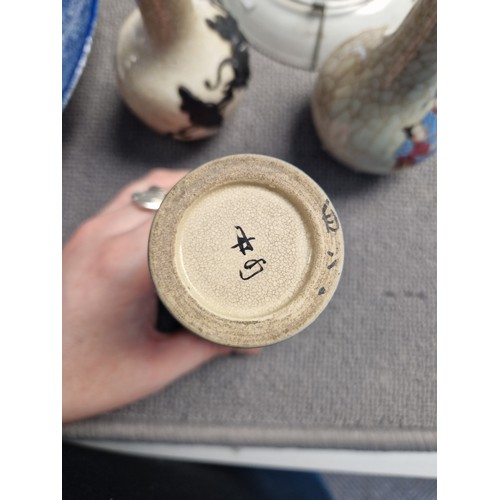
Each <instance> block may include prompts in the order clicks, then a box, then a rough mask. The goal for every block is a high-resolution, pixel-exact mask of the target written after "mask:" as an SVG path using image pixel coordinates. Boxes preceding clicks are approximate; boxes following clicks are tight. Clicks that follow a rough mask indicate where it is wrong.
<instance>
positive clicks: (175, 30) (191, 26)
mask: <svg viewBox="0 0 500 500" xmlns="http://www.w3.org/2000/svg"><path fill="white" fill-rule="evenodd" d="M137 4H138V8H137V9H135V10H134V11H133V12H132V14H131V15H130V16H129V17H128V19H127V20H126V21H125V23H124V24H123V26H122V28H121V30H120V34H119V38H118V46H117V55H116V69H117V78H118V87H119V91H120V93H121V95H122V97H123V99H124V101H125V103H126V104H127V105H128V107H129V108H130V109H131V110H132V111H133V112H134V113H135V114H136V115H137V116H138V117H139V118H140V119H141V120H142V121H143V122H144V123H146V124H147V125H148V126H149V127H151V128H152V129H153V130H155V131H156V132H158V133H161V134H171V135H172V136H173V137H174V138H176V139H179V140H194V139H201V138H204V137H208V136H210V135H213V134H215V133H216V132H217V131H218V130H219V128H220V127H221V126H222V124H223V122H224V120H225V119H226V117H227V116H228V115H229V114H230V113H231V112H232V111H233V109H234V108H235V106H236V104H237V102H238V100H239V99H240V97H241V94H242V92H243V91H244V89H245V87H246V85H247V82H248V79H249V74H250V72H249V65H248V45H247V43H246V40H245V39H244V37H243V36H242V34H241V33H240V31H239V29H238V26H237V24H236V22H235V20H234V19H233V18H232V17H231V16H230V15H229V14H228V13H227V12H226V11H225V10H224V8H223V7H222V6H221V5H220V3H219V2H218V1H216V0H210V1H209V0H137Z"/></svg>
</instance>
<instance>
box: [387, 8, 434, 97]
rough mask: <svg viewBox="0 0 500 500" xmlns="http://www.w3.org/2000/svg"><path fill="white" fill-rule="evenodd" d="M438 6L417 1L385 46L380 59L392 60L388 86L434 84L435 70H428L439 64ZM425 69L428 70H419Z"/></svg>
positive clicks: (388, 70)
mask: <svg viewBox="0 0 500 500" xmlns="http://www.w3.org/2000/svg"><path fill="white" fill-rule="evenodd" d="M436 5H437V3H436V0H418V2H417V4H416V5H415V6H414V7H413V9H412V10H411V11H410V13H409V14H408V16H407V18H406V19H405V20H404V21H403V23H402V24H401V26H400V27H399V28H398V30H397V31H396V32H395V33H394V34H393V35H391V36H390V37H389V39H388V40H387V41H386V42H385V43H384V44H383V46H382V50H381V51H380V52H381V54H380V55H381V58H383V59H384V60H390V61H391V63H390V64H389V65H388V67H387V73H386V79H385V85H384V86H385V87H390V86H392V85H395V84H400V83H401V81H404V82H408V84H407V85H411V86H416V85H419V84H426V83H428V81H430V80H434V81H435V79H436V71H435V70H434V71H429V69H432V68H436V64H437V50H436V40H437V13H436ZM424 67H425V68H426V71H419V70H418V68H424ZM410 75H411V78H410ZM410 82H411V84H410ZM405 86H406V85H405Z"/></svg>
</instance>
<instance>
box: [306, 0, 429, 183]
mask: <svg viewBox="0 0 500 500" xmlns="http://www.w3.org/2000/svg"><path fill="white" fill-rule="evenodd" d="M436 31H437V30H436V0H419V2H417V3H416V5H415V6H414V7H413V9H412V10H411V11H410V13H409V15H408V17H407V18H406V19H405V20H404V21H403V23H402V24H401V26H400V27H399V28H398V30H397V31H396V32H395V33H394V34H392V35H391V36H389V37H385V36H384V33H383V30H372V31H368V32H366V33H363V34H361V35H359V36H357V37H355V38H353V39H352V40H349V41H348V42H346V43H345V44H344V45H342V46H341V47H340V48H339V49H337V50H336V51H335V52H333V54H332V55H331V56H330V57H329V58H328V59H327V61H326V62H325V64H324V66H323V67H322V68H321V71H320V73H319V76H318V79H317V83H316V86H315V90H314V93H313V98H312V114H313V120H314V124H315V127H316V131H317V133H318V135H319V137H320V140H321V142H322V145H323V147H324V149H325V150H326V151H327V152H328V153H330V154H331V155H332V156H333V157H335V158H336V159H338V160H340V161H341V162H342V163H344V164H345V165H346V166H349V167H351V168H353V169H355V170H360V171H363V172H368V173H373V174H387V173H390V172H394V171H398V170H401V169H403V168H404V167H408V166H413V165H415V164H417V163H419V162H420V161H422V160H423V159H425V158H427V157H428V156H429V155H431V154H433V153H434V151H435V149H436V138H437V137H436V127H437V107H436Z"/></svg>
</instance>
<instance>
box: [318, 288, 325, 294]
mask: <svg viewBox="0 0 500 500" xmlns="http://www.w3.org/2000/svg"><path fill="white" fill-rule="evenodd" d="M325 292H326V290H325V287H323V286H322V287H321V288H320V289H319V291H318V295H323V294H324V293H325Z"/></svg>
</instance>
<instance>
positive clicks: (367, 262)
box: [63, 0, 436, 450]
mask: <svg viewBox="0 0 500 500" xmlns="http://www.w3.org/2000/svg"><path fill="white" fill-rule="evenodd" d="M133 7H134V3H133V2H132V1H128V2H123V1H122V2H120V1H118V0H104V1H103V2H102V3H101V6H100V13H99V19H98V22H97V28H96V33H95V39H94V44H93V47H92V52H91V54H90V56H89V59H88V64H87V67H86V69H85V72H84V74H83V75H82V78H81V80H80V83H79V85H78V87H77V89H76V91H75V93H74V95H73V97H72V100H71V101H70V103H69V104H68V107H67V108H66V110H65V112H64V114H63V214H64V215H63V232H64V236H65V238H67V237H68V236H69V235H70V233H71V232H72V231H73V230H74V229H75V228H76V226H77V225H78V224H79V223H80V222H81V221H83V220H84V219H85V218H87V217H88V216H90V215H92V214H93V213H94V212H95V211H96V210H97V209H99V208H100V207H101V206H102V205H103V204H104V203H105V202H106V201H107V200H108V199H109V198H110V197H111V196H112V195H113V194H114V193H115V192H116V191H117V190H118V189H119V188H120V187H121V186H122V185H123V184H125V183H126V182H128V181H130V180H132V179H134V178H136V177H138V176H140V175H143V174H144V173H145V172H146V171H148V170H149V169H150V168H153V167H158V166H170V167H179V168H180V167H195V166H197V165H200V164H202V163H204V162H206V161H209V160H212V159H214V158H217V157H220V156H225V155H229V154H235V153H260V154H267V155H271V156H275V157H278V158H281V159H283V160H285V161H289V162H290V163H292V164H294V165H296V166H297V167H299V168H301V169H303V170H304V171H305V172H306V173H307V174H309V175H310V176H311V177H312V178H313V179H314V180H316V181H317V182H318V183H319V184H320V185H321V186H322V187H323V189H324V190H325V191H326V192H327V193H328V195H329V196H330V197H331V199H332V201H333V203H334V205H335V208H336V209H337V212H338V214H339V217H340V220H341V222H342V225H343V229H344V236H345V249H346V258H345V266H344V272H343V276H342V279H341V281H340V285H339V288H338V290H337V292H336V294H335V296H334V298H333V301H332V302H331V303H330V305H329V306H328V308H327V309H326V310H325V312H324V313H323V314H322V315H321V316H320V317H319V318H318V320H317V321H316V322H315V323H314V324H313V325H311V326H310V327H309V328H308V329H307V330H305V331H304V332H303V333H301V334H299V335H298V336H296V337H294V338H292V339H290V340H287V341H285V342H283V343H281V344H278V345H275V346H271V347H268V348H266V349H264V351H263V352H262V353H261V354H260V355H258V356H253V357H248V358H246V357H241V356H233V357H229V358H225V359H218V360H216V361H214V362H212V363H210V364H209V365H206V366H205V367H203V368H202V369H200V370H199V371H197V372H195V373H193V374H190V375H188V376H186V377H185V378H183V379H182V380H179V381H178V382H177V383H175V384H174V385H172V386H171V387H169V388H167V389H165V390H164V391H162V392H160V393H158V394H156V395H154V396H152V397H149V398H147V399H145V400H143V401H140V402H138V403H136V404H133V405H130V406H128V407H127V408H124V409H121V410H118V411H114V412H111V413H109V414H106V415H102V416H99V417H96V418H93V419H89V420H87V421H84V422H80V423H75V424H72V425H68V426H66V427H65V429H64V433H65V435H67V436H68V437H73V438H77V437H79V438H106V439H113V438H118V439H147V440H164V441H169V442H198V443H217V444H221V443H227V444H235V445H237V444H244V443H246V444H268V445H272V444H277V445H285V446H325V447H350V448H362V449H409V450H434V449H435V446H436V444H435V428H436V158H432V159H430V160H428V161H427V162H426V163H425V164H422V165H420V166H418V167H415V168H414V169H410V170H407V171H404V172H402V173H400V174H398V175H394V176H390V177H383V178H381V177H372V176H366V175H360V174H355V173H353V172H351V171H349V170H347V169H345V168H343V167H341V166H339V165H337V164H336V163H335V162H334V161H333V160H332V159H331V158H330V157H329V156H328V155H327V154H326V153H324V152H323V151H322V150H321V147H320V144H319V141H318V139H317V137H316V134H315V131H314V128H313V125H312V121H311V117H310V111H309V99H310V95H311V92H312V88H313V85H314V79H315V75H314V74H312V73H307V72H303V71H301V70H296V69H293V68H288V67H285V66H282V65H280V64H278V63H275V62H273V61H271V60H269V59H267V58H265V57H263V56H262V55H260V54H259V53H256V52H255V51H253V52H252V54H251V68H252V79H251V81H250V86H249V90H248V92H247V95H246V96H245V99H244V101H243V102H242V103H241V105H240V107H239V109H238V110H237V112H236V113H235V115H234V116H233V117H232V119H231V120H230V121H229V122H228V123H227V124H226V125H225V128H224V129H223V130H222V131H221V132H220V134H219V135H217V136H216V137H214V138H212V139H209V140H205V141H202V142H197V143H178V142H175V141H173V140H171V139H169V138H166V137H161V136H158V135H156V134H155V133H154V132H152V131H150V130H149V129H148V128H146V127H145V126H144V125H142V123H140V122H139V121H138V120H137V119H135V118H134V116H132V114H131V113H130V112H129V111H128V110H127V109H126V108H125V106H124V105H123V104H122V102H121V100H120V98H119V96H118V94H117V91H116V86H115V78H114V68H113V66H114V50H115V44H116V38H117V32H118V28H119V25H120V24H121V22H122V21H123V20H124V19H125V17H126V15H127V14H128V12H129V11H131V9H132V8H133Z"/></svg>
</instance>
